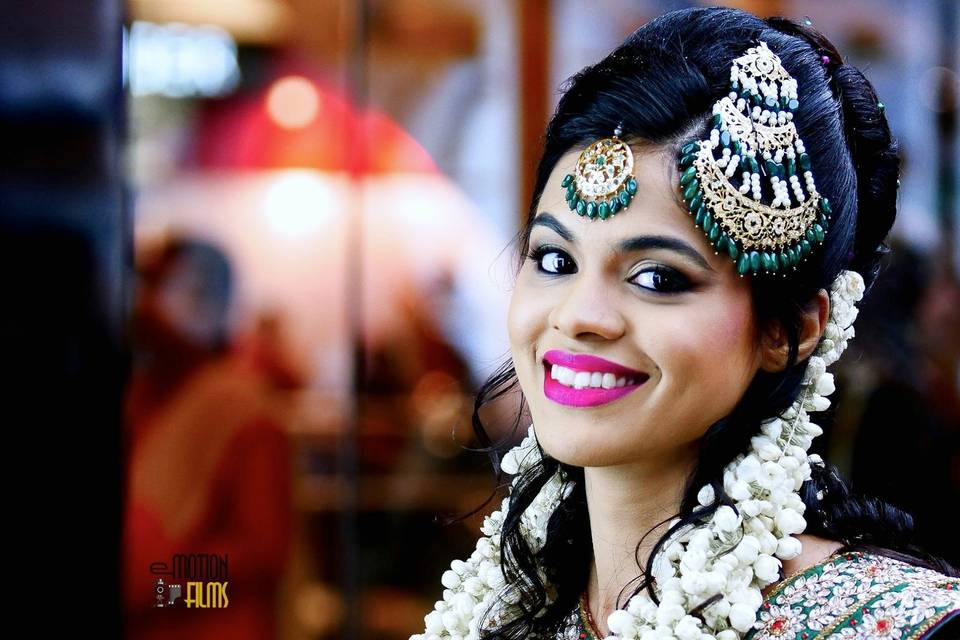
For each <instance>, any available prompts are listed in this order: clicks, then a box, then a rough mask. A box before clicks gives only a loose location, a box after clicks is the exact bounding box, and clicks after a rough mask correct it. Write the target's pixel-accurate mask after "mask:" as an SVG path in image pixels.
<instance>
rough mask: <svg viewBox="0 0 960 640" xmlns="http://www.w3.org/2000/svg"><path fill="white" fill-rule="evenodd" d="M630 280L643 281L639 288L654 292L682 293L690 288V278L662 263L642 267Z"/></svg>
mask: <svg viewBox="0 0 960 640" xmlns="http://www.w3.org/2000/svg"><path fill="white" fill-rule="evenodd" d="M631 281H638V282H643V283H645V284H639V286H640V287H641V288H643V289H649V290H651V291H654V292H656V293H682V292H684V291H687V290H689V289H690V288H691V286H690V280H689V279H687V277H686V276H684V275H683V274H682V273H680V272H679V271H677V270H676V269H671V268H670V267H666V266H664V265H656V266H654V267H652V268H649V269H644V270H643V271H640V272H638V273H637V275H636V276H634V277H633V278H631Z"/></svg>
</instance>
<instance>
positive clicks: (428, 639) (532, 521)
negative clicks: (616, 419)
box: [410, 271, 864, 640]
mask: <svg viewBox="0 0 960 640" xmlns="http://www.w3.org/2000/svg"><path fill="white" fill-rule="evenodd" d="M863 293H864V281H863V278H862V277H861V276H860V274H859V273H857V272H855V271H843V272H842V273H841V274H840V275H839V276H837V278H836V279H835V280H834V282H833V283H832V285H831V290H830V319H829V321H828V322H827V326H826V327H825V329H824V332H823V335H822V337H821V339H820V342H819V344H818V345H817V349H816V350H815V352H814V354H813V355H811V356H810V358H809V359H808V362H807V368H806V370H805V371H804V376H803V379H802V384H801V390H800V393H799V395H798V398H797V400H796V401H795V402H794V403H793V405H792V406H791V407H790V408H788V409H787V410H786V411H784V412H783V413H782V414H780V415H779V416H777V417H774V418H771V419H769V420H766V421H764V422H763V423H762V425H761V429H760V434H758V435H756V436H754V437H753V438H751V447H750V451H749V452H748V453H746V454H742V455H740V456H738V457H737V458H735V459H734V460H733V461H731V462H730V463H729V464H728V465H727V467H726V468H725V470H724V473H723V487H724V490H725V491H726V492H727V493H728V494H729V495H730V497H731V498H733V500H734V501H735V503H736V507H737V508H736V510H734V509H733V508H731V507H730V506H728V505H723V506H721V507H719V508H718V509H717V510H716V511H715V512H714V514H713V515H712V516H711V519H710V521H709V522H705V523H701V524H699V525H687V526H686V527H685V528H684V529H682V530H680V531H679V532H677V533H675V534H674V537H673V538H672V539H671V540H668V541H667V542H666V543H665V544H664V545H663V546H662V548H661V549H660V551H659V553H658V554H657V557H656V559H655V560H654V562H653V577H654V579H655V580H654V589H655V590H656V594H657V597H658V598H659V600H660V604H659V605H657V604H655V603H654V602H653V600H652V599H651V598H650V596H649V594H648V593H647V591H646V590H644V591H641V592H640V593H638V594H636V595H635V596H633V597H632V598H631V599H630V601H629V602H628V603H627V607H626V609H618V610H616V611H614V612H613V613H611V614H610V615H609V616H608V617H607V626H608V627H609V628H610V631H611V635H610V636H608V637H607V638H606V639H605V640H620V639H622V640H656V639H664V640H665V639H674V640H739V639H740V638H742V637H743V636H744V635H746V633H747V632H749V631H750V629H751V627H753V626H755V625H757V624H758V622H757V611H758V609H759V608H760V606H761V605H762V603H763V596H762V594H761V589H763V588H764V587H766V586H767V585H769V584H772V583H773V582H776V581H777V580H778V579H779V571H780V568H781V566H782V562H781V561H782V560H789V559H791V558H795V557H797V556H798V555H799V554H800V551H801V543H800V541H799V540H798V539H797V538H796V537H795V535H796V534H798V533H801V532H803V530H804V529H805V528H806V525H807V523H806V520H805V519H804V518H803V512H804V509H805V505H804V503H803V500H802V499H801V498H800V496H799V493H798V492H799V490H800V487H801V486H802V485H803V483H804V482H805V481H806V480H809V479H810V477H811V473H810V472H811V467H810V465H811V464H817V465H820V466H823V464H824V463H823V460H822V459H821V458H820V456H818V455H816V454H813V455H808V454H807V451H808V450H809V449H810V445H811V443H812V441H813V438H815V437H817V436H818V435H820V434H822V433H823V430H822V429H821V428H820V427H819V426H817V425H816V424H814V423H813V422H811V421H810V419H809V417H808V415H807V412H808V411H823V410H825V409H826V408H828V407H829V406H830V401H829V400H828V399H827V396H828V395H830V394H831V393H833V391H834V381H833V374H832V373H828V372H827V371H826V369H827V367H828V366H830V365H831V364H833V363H834V362H836V361H837V360H838V359H839V358H840V356H841V355H842V354H843V351H844V350H845V349H846V347H847V341H848V340H849V339H850V338H852V337H853V336H854V330H853V321H854V320H855V319H856V317H857V313H858V310H857V308H856V306H855V303H856V302H858V301H859V300H860V299H862V297H863ZM539 460H540V452H539V449H538V447H537V442H536V435H535V432H534V426H533V424H531V425H530V427H529V428H528V430H527V436H526V437H525V438H524V439H523V441H522V442H521V443H520V444H519V445H517V446H516V447H514V448H513V449H511V450H510V451H508V452H507V453H506V454H505V455H504V457H503V460H502V462H501V467H502V468H503V470H504V471H505V472H507V473H509V474H511V475H514V476H515V477H514V479H513V481H512V482H511V488H510V491H511V493H512V490H513V487H515V486H516V484H517V481H518V479H519V474H520V473H522V472H523V471H525V470H527V469H528V468H530V467H531V466H532V465H534V464H536V463H537V462H539ZM572 490H573V482H572V481H570V480H569V479H567V478H565V477H563V473H562V472H561V471H558V472H557V473H556V474H554V476H553V477H552V478H550V480H549V481H548V482H547V483H546V484H545V485H544V486H543V488H542V489H541V490H540V493H539V494H538V495H537V497H536V499H535V500H534V501H533V502H532V503H531V504H530V506H529V507H528V508H527V509H526V510H525V511H524V513H523V514H522V517H521V522H520V530H521V532H522V534H523V536H524V538H525V539H526V540H527V542H528V544H529V545H530V548H531V550H532V551H533V553H534V555H536V554H537V553H538V552H539V551H540V549H541V548H542V547H543V543H544V541H545V540H546V528H547V522H548V521H549V519H550V515H551V514H552V513H553V511H554V510H555V509H556V507H557V506H558V504H559V503H560V501H561V500H562V498H565V497H567V496H569V495H570V492H571V491H572ZM818 497H822V495H818ZM714 499H715V496H714V491H713V488H712V487H711V486H710V485H704V486H703V488H701V489H700V491H699V493H698V494H697V501H698V502H699V503H700V504H701V505H702V506H705V507H706V506H709V505H711V504H713V502H714ZM509 504H510V497H509V496H508V497H506V498H504V499H503V502H502V503H501V506H500V509H499V510H497V511H494V512H493V513H491V514H490V515H489V516H487V517H485V518H484V521H483V525H482V527H481V531H482V532H483V537H481V538H480V539H479V541H478V542H477V546H476V549H475V550H474V552H473V553H472V554H471V555H470V557H469V558H468V559H467V560H466V561H461V560H454V561H453V563H452V564H451V567H450V569H449V570H447V571H446V572H444V574H443V576H442V578H441V582H442V583H443V586H444V590H443V599H442V600H439V601H438V602H437V603H436V605H435V607H434V609H433V611H431V612H430V613H428V614H427V615H426V617H425V618H424V622H425V623H426V630H425V632H424V633H421V634H416V635H413V636H411V637H410V640H441V639H453V640H477V639H478V638H479V637H480V624H481V623H482V622H483V623H485V624H486V626H487V627H488V628H496V627H497V626H500V625H502V624H504V623H506V622H509V621H510V620H512V619H514V618H515V617H518V616H519V615H520V611H519V609H518V607H517V604H518V603H519V592H518V591H517V590H516V589H515V588H514V586H513V585H511V584H510V583H509V580H508V579H507V577H506V576H505V575H504V571H503V568H502V567H501V565H500V536H501V533H502V529H503V519H504V515H505V514H506V513H507V510H508V508H509ZM679 521H680V519H679V518H675V519H674V520H672V521H671V522H670V525H671V526H673V525H675V524H677V523H678V522H679ZM728 549H732V552H729V553H724V552H725V551H727V550H728ZM721 554H722V555H721ZM538 574H539V575H540V578H541V580H543V582H544V584H546V585H547V587H548V589H547V591H548V594H547V601H548V604H549V603H551V602H553V600H554V598H555V593H554V591H553V589H552V587H551V586H550V585H549V584H548V583H547V580H546V576H545V574H544V572H543V570H542V569H541V568H538ZM716 594H719V595H720V596H721V597H720V598H719V599H718V600H717V601H715V602H713V603H712V604H710V605H709V606H708V607H705V608H704V609H703V610H702V616H703V620H700V619H699V618H697V617H694V616H692V615H690V614H689V611H691V610H693V609H694V608H695V607H697V606H698V605H700V604H701V603H702V602H704V601H705V600H707V599H709V598H710V597H712V596H715V595H716ZM488 610H489V611H488ZM485 614H488V615H486V616H485ZM542 614H543V610H541V611H540V612H539V613H538V614H537V615H538V616H539V615H542ZM481 618H484V620H481Z"/></svg>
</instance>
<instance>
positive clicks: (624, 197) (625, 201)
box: [620, 191, 630, 209]
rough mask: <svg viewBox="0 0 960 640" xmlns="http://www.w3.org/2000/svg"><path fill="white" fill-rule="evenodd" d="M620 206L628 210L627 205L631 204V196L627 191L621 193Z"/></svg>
mask: <svg viewBox="0 0 960 640" xmlns="http://www.w3.org/2000/svg"><path fill="white" fill-rule="evenodd" d="M620 204H621V205H622V206H623V208H624V209H626V208H627V205H629V204H630V194H629V193H627V192H626V191H621V192H620Z"/></svg>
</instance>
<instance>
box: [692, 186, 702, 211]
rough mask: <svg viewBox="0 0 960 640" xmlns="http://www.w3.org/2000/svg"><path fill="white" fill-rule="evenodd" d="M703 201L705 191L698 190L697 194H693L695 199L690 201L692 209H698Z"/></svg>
mask: <svg viewBox="0 0 960 640" xmlns="http://www.w3.org/2000/svg"><path fill="white" fill-rule="evenodd" d="M702 202H703V192H702V191H697V195H695V196H693V200H691V201H690V211H696V210H697V209H698V208H699V207H700V204H701V203H702Z"/></svg>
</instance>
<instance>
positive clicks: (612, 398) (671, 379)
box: [508, 147, 761, 466]
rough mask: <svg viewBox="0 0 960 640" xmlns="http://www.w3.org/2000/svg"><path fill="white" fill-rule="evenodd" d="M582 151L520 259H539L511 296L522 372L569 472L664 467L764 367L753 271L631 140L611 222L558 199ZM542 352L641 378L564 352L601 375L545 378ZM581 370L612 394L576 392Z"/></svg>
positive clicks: (551, 449) (671, 173)
mask: <svg viewBox="0 0 960 640" xmlns="http://www.w3.org/2000/svg"><path fill="white" fill-rule="evenodd" d="M578 155H579V149H575V150H572V151H570V152H569V153H567V154H566V155H565V156H564V157H563V158H561V160H560V162H558V163H557V166H556V167H555V168H554V170H553V173H552V174H551V175H550V179H549V181H548V182H547V185H546V187H545V189H544V192H543V195H542V197H541V199H540V203H539V207H538V209H537V216H536V218H535V220H534V223H533V224H534V226H533V227H532V231H531V235H530V247H529V251H528V254H533V253H535V252H537V253H538V255H537V257H536V258H529V257H528V258H527V259H526V260H525V261H524V263H523V267H522V268H521V270H520V273H519V275H518V277H517V282H516V286H515V288H514V290H513V295H512V298H511V302H510V311H509V318H508V323H509V327H508V330H509V335H510V349H511V352H512V355H513V362H514V365H515V367H516V371H517V376H518V378H519V381H520V386H521V388H522V390H523V393H524V396H525V397H526V399H527V402H528V404H529V406H530V412H531V416H532V418H533V423H534V425H536V431H537V438H538V440H539V442H540V445H541V446H542V447H543V448H544V450H545V451H546V452H547V453H548V454H549V455H550V456H551V457H554V458H556V459H557V460H560V461H561V462H565V463H567V464H572V465H576V466H607V465H614V464H624V463H636V462H643V461H647V462H650V463H654V464H670V463H671V461H674V462H675V461H676V459H677V458H678V457H687V456H689V454H690V451H691V450H692V449H693V448H694V447H695V444H696V441H697V440H699V438H700V437H701V436H702V435H703V433H704V432H705V431H706V429H707V427H709V426H710V425H711V424H712V423H714V422H715V421H717V420H718V419H720V418H722V417H724V416H725V415H727V414H729V413H730V411H731V410H732V409H733V407H734V406H735V405H736V404H737V402H738V401H739V399H740V398H741V396H742V395H743V393H744V392H745V390H746V388H747V386H748V385H749V383H750V381H751V380H752V378H753V376H754V373H755V372H756V371H757V369H758V367H759V365H760V362H761V357H760V349H759V346H758V335H757V331H756V329H755V322H754V318H753V308H752V302H751V297H750V296H751V293H750V287H749V281H748V277H749V276H745V277H743V278H741V277H740V276H739V275H738V274H737V272H736V269H735V265H734V263H733V261H732V260H731V259H730V257H729V256H727V255H726V254H721V255H716V254H715V253H714V249H713V247H711V246H710V244H709V241H708V239H707V238H706V236H705V235H704V234H703V232H702V231H701V230H700V229H699V228H697V227H695V226H694V224H693V219H692V217H691V216H690V214H689V213H688V212H687V211H686V209H684V208H682V207H681V205H680V204H679V203H678V201H677V199H676V198H677V196H676V195H674V194H675V193H676V191H675V190H677V189H679V187H678V186H676V182H675V180H676V179H677V177H676V170H675V169H673V158H672V156H670V155H668V154H667V152H666V151H665V150H659V149H658V150H649V151H641V150H638V149H637V148H635V147H634V160H635V164H634V173H635V176H636V179H637V184H638V190H637V194H636V196H635V198H634V200H633V201H632V202H631V204H630V207H629V208H628V209H626V210H621V211H620V212H619V213H617V214H616V215H614V216H612V217H610V218H608V219H607V220H600V219H595V220H591V219H589V218H586V217H580V216H578V215H577V214H576V212H573V211H570V209H569V208H568V207H567V203H566V200H565V199H564V189H563V188H562V187H561V185H560V182H561V180H562V179H563V177H564V176H565V175H567V174H568V173H573V171H574V167H575V163H576V160H577V157H578ZM624 245H626V246H624ZM620 249H622V250H620ZM548 352H551V353H549V354H548ZM545 354H547V355H548V356H549V359H551V360H558V359H561V358H563V357H564V356H565V355H567V357H569V355H571V354H572V355H575V356H576V355H590V356H596V357H600V358H603V359H605V360H607V361H610V362H612V363H615V365H620V366H622V367H626V368H628V369H631V370H634V371H636V372H640V373H635V374H632V375H627V376H622V375H620V373H621V372H618V371H616V368H615V366H611V365H605V364H604V363H599V364H598V363H597V362H596V361H594V362H586V363H584V362H582V361H579V362H578V361H576V360H574V361H569V360H568V361H567V364H568V365H569V367H568V368H570V369H573V370H574V371H581V372H583V371H587V372H595V373H598V374H600V373H603V372H604V369H605V368H607V369H610V371H607V373H608V375H607V376H606V379H605V380H604V376H602V375H600V376H596V375H592V376H587V375H586V374H584V375H581V376H580V377H579V381H578V378H577V377H574V380H573V384H572V385H563V384H562V382H564V380H565V379H566V378H565V376H570V375H575V374H571V373H566V372H562V370H559V369H558V370H557V371H558V373H559V374H560V375H561V380H559V381H558V380H553V378H552V376H551V371H552V366H553V365H547V364H545V362H544V355H545ZM631 377H632V378H634V379H635V382H637V383H640V384H635V385H624V386H621V387H616V385H617V381H615V380H614V379H615V378H631ZM584 378H592V379H594V380H600V381H601V387H611V386H613V387H614V388H612V389H604V388H601V389H589V388H587V389H577V388H575V387H576V386H577V385H578V384H582V383H583V381H584ZM545 383H546V385H545ZM624 392H626V393H624Z"/></svg>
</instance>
